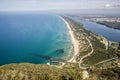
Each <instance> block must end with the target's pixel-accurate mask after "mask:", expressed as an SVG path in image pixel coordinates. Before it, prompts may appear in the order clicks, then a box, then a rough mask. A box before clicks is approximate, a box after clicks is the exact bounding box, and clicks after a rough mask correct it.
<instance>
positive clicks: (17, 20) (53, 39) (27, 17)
mask: <svg viewBox="0 0 120 80" xmlns="http://www.w3.org/2000/svg"><path fill="white" fill-rule="evenodd" d="M71 49H72V44H71V40H70V35H69V33H68V29H67V27H66V25H65V23H64V22H63V21H62V20H61V19H60V18H59V17H58V16H56V15H48V14H0V65H3V64H8V63H20V62H30V63H46V62H49V60H46V59H45V58H41V57H40V56H39V55H43V56H50V57H54V58H62V59H66V58H67V57H68V56H67V55H69V54H70V53H71V52H70V51H71Z"/></svg>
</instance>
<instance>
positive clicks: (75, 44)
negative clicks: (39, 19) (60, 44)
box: [59, 16, 79, 66]
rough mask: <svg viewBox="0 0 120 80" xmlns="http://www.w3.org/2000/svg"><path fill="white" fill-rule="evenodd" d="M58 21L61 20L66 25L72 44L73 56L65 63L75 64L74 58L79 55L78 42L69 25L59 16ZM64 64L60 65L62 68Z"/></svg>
mask: <svg viewBox="0 0 120 80" xmlns="http://www.w3.org/2000/svg"><path fill="white" fill-rule="evenodd" d="M59 17H60V19H62V20H63V21H64V23H65V24H66V27H67V28H68V30H69V34H70V37H71V42H72V45H73V48H74V49H73V51H74V54H73V55H72V57H71V58H70V59H68V60H67V62H73V63H74V62H76V56H77V55H78V53H79V42H78V40H77V39H76V38H75V36H74V31H73V30H72V29H71V27H70V24H69V23H68V22H67V21H66V20H65V19H64V18H63V17H61V16H59ZM64 65H65V63H63V64H62V66H64Z"/></svg>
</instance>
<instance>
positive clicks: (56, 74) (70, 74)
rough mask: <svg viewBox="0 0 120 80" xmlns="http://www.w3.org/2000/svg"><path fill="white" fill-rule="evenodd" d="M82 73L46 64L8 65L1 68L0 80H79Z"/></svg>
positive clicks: (70, 67)
mask: <svg viewBox="0 0 120 80" xmlns="http://www.w3.org/2000/svg"><path fill="white" fill-rule="evenodd" d="M80 72H81V70H80V69H79V68H76V67H75V66H70V65H69V66H66V67H65V68H62V69H60V68H57V67H55V66H50V65H45V64H44V65H39V64H30V63H21V64H8V65H4V66H1V67H0V80H79V79H81V78H82V77H81V74H80Z"/></svg>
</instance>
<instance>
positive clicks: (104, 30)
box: [74, 18, 120, 42]
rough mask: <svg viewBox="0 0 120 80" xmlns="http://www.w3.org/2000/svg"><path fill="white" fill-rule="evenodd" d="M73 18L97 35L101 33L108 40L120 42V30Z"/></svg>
mask: <svg viewBox="0 0 120 80" xmlns="http://www.w3.org/2000/svg"><path fill="white" fill-rule="evenodd" d="M74 19H75V20H77V21H78V22H80V23H82V24H83V25H84V27H85V28H86V29H87V30H90V31H91V32H93V33H95V34H97V35H102V36H104V37H105V38H107V39H108V40H110V41H116V42H120V30H118V29H113V28H109V27H107V26H105V25H101V24H98V23H96V22H90V21H84V20H80V19H78V18H74Z"/></svg>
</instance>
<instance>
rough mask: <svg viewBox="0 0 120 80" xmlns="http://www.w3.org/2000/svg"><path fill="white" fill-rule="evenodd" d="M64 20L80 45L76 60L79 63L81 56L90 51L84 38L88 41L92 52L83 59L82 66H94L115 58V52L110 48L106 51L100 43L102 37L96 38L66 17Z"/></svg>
mask: <svg viewBox="0 0 120 80" xmlns="http://www.w3.org/2000/svg"><path fill="white" fill-rule="evenodd" d="M65 19H66V20H67V21H68V22H69V23H70V25H71V28H72V29H73V31H74V34H75V36H76V38H77V39H78V41H79V43H80V54H79V56H78V58H77V61H79V60H80V58H81V57H82V56H84V55H86V54H88V53H90V52H91V50H92V49H91V47H90V46H89V45H90V44H89V42H88V41H87V39H86V38H88V39H89V40H90V42H91V44H92V46H93V49H94V51H93V53H92V54H91V55H90V56H89V57H86V58H85V59H84V61H83V64H86V65H94V64H96V63H98V62H100V61H103V60H106V59H110V58H113V57H114V56H115V53H116V51H115V50H113V49H112V48H109V49H108V50H106V46H105V44H104V43H103V42H102V41H103V38H102V37H100V36H97V35H95V34H93V33H92V32H90V31H88V30H86V29H84V28H83V25H82V24H80V23H78V22H76V21H74V20H72V19H69V18H66V17H65Z"/></svg>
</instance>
